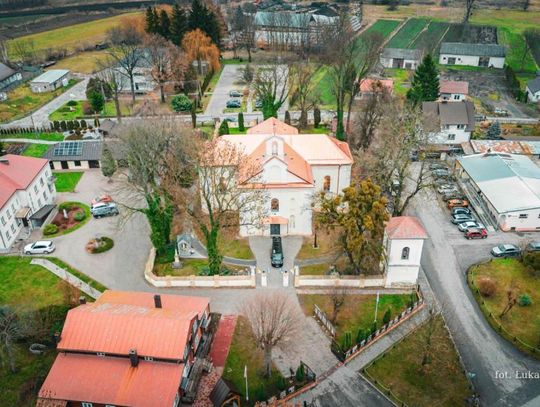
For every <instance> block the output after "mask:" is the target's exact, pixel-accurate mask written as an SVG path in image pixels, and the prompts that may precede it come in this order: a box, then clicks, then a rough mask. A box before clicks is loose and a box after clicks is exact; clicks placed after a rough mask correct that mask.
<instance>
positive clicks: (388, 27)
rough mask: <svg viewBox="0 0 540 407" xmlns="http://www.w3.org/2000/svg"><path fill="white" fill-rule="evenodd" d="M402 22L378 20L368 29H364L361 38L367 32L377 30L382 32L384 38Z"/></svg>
mask: <svg viewBox="0 0 540 407" xmlns="http://www.w3.org/2000/svg"><path fill="white" fill-rule="evenodd" d="M400 24H401V21H398V20H377V21H376V22H375V23H374V24H373V25H371V26H370V27H369V28H368V29H367V30H366V31H364V32H363V33H362V34H361V35H360V36H359V38H361V37H362V36H365V35H366V34H367V33H372V32H377V33H380V34H381V35H382V36H383V37H384V38H386V37H388V36H389V35H390V34H391V33H392V31H394V30H395V29H396V28H397V27H398V25H400Z"/></svg>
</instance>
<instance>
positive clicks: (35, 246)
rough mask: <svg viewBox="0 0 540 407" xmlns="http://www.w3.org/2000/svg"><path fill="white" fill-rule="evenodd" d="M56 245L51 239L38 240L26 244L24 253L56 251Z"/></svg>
mask: <svg viewBox="0 0 540 407" xmlns="http://www.w3.org/2000/svg"><path fill="white" fill-rule="evenodd" d="M54 249H56V247H55V246H54V243H53V242H51V241H50V240H38V241H37V242H34V243H30V244H27V245H26V246H24V249H23V252H24V254H49V253H52V252H54Z"/></svg>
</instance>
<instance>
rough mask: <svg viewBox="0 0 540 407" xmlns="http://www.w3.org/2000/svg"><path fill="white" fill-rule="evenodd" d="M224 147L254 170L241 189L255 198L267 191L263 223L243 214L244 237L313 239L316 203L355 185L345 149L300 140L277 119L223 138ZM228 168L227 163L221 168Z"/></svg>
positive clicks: (320, 138)
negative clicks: (256, 191)
mask: <svg viewBox="0 0 540 407" xmlns="http://www.w3.org/2000/svg"><path fill="white" fill-rule="evenodd" d="M220 141H221V142H222V143H223V144H224V148H225V146H230V145H232V146H234V147H235V148H237V149H238V150H240V151H243V153H244V154H245V155H246V160H249V161H251V162H252V163H253V164H254V168H256V174H249V176H250V178H249V179H242V180H238V186H239V187H241V188H245V189H246V193H251V192H250V191H252V190H253V189H257V188H259V189H261V188H264V192H265V195H267V202H265V203H264V219H263V221H262V222H259V223H257V224H253V223H251V222H249V221H246V219H249V217H250V216H251V214H250V213H240V218H241V224H242V225H243V226H241V227H240V235H241V236H251V235H264V236H268V235H304V236H309V235H311V234H312V221H311V218H312V208H311V202H312V200H313V197H314V196H315V195H316V194H317V193H318V192H320V191H325V192H327V193H332V194H338V193H340V192H341V191H342V190H343V189H344V188H346V187H348V186H349V185H350V182H351V167H352V163H353V158H352V154H351V151H350V149H349V146H348V144H347V143H344V142H341V141H339V140H337V139H335V138H334V137H330V136H327V135H326V134H299V132H298V130H297V129H296V128H294V127H292V126H289V125H287V124H285V123H283V122H281V121H279V120H277V119H275V118H270V119H268V120H265V121H264V122H262V123H260V124H258V125H257V126H254V127H252V128H250V129H249V130H248V132H247V134H227V135H223V136H221V137H220ZM223 164H226V163H223Z"/></svg>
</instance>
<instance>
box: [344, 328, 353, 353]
mask: <svg viewBox="0 0 540 407" xmlns="http://www.w3.org/2000/svg"><path fill="white" fill-rule="evenodd" d="M341 346H342V347H343V349H345V350H347V349H350V348H351V347H352V335H351V332H350V331H347V332H345V335H344V336H343V340H342V343H341Z"/></svg>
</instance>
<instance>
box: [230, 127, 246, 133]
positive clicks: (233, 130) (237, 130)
mask: <svg viewBox="0 0 540 407" xmlns="http://www.w3.org/2000/svg"><path fill="white" fill-rule="evenodd" d="M246 133H247V127H246V129H245V130H244V131H240V130H239V129H238V127H229V134H246Z"/></svg>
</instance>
